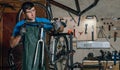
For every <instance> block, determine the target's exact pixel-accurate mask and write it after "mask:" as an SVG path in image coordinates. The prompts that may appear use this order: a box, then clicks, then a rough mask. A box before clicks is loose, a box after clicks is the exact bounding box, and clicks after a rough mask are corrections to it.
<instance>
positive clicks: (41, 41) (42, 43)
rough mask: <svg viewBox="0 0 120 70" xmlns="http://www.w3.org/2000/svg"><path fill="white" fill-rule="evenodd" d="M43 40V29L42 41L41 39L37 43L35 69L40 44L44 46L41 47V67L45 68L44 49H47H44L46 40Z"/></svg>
mask: <svg viewBox="0 0 120 70" xmlns="http://www.w3.org/2000/svg"><path fill="white" fill-rule="evenodd" d="M42 38H43V28H41V35H40V39H39V40H38V42H37V47H36V52H35V57H34V65H33V67H34V66H35V64H36V60H37V55H38V47H39V44H41V45H42V46H41V47H42V60H41V67H43V64H44V48H45V47H44V40H43V39H42Z"/></svg>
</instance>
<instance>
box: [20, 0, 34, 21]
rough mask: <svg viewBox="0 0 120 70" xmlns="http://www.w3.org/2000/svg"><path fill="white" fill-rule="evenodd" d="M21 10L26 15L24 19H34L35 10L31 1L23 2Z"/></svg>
mask: <svg viewBox="0 0 120 70" xmlns="http://www.w3.org/2000/svg"><path fill="white" fill-rule="evenodd" d="M21 8H22V10H23V12H24V14H25V16H26V19H27V20H29V21H33V20H35V17H36V10H35V7H34V4H33V3H32V2H25V3H23V4H22V7H21Z"/></svg>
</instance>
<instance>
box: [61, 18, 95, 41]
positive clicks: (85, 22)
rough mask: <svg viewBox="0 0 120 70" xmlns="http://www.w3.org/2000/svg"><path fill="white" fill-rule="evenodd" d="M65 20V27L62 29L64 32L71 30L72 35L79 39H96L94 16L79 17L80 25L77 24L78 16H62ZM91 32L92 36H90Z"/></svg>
mask: <svg viewBox="0 0 120 70" xmlns="http://www.w3.org/2000/svg"><path fill="white" fill-rule="evenodd" d="M63 19H64V20H65V21H67V23H66V24H67V27H66V28H65V29H64V32H68V30H72V32H73V34H74V37H73V38H76V39H77V40H78V41H79V40H96V39H97V34H96V23H97V21H96V17H94V16H93V17H92V18H87V17H86V16H82V17H81V21H80V25H79V26H78V23H77V22H78V17H74V20H73V19H72V18H71V17H63ZM92 34H93V36H92Z"/></svg>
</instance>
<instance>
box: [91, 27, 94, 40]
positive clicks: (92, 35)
mask: <svg viewBox="0 0 120 70" xmlns="http://www.w3.org/2000/svg"><path fill="white" fill-rule="evenodd" d="M91 32H92V41H94V25H92V31H91Z"/></svg>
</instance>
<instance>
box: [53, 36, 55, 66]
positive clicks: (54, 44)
mask: <svg viewBox="0 0 120 70" xmlns="http://www.w3.org/2000/svg"><path fill="white" fill-rule="evenodd" d="M54 60H55V38H54V39H53V46H52V64H55V63H54Z"/></svg>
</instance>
